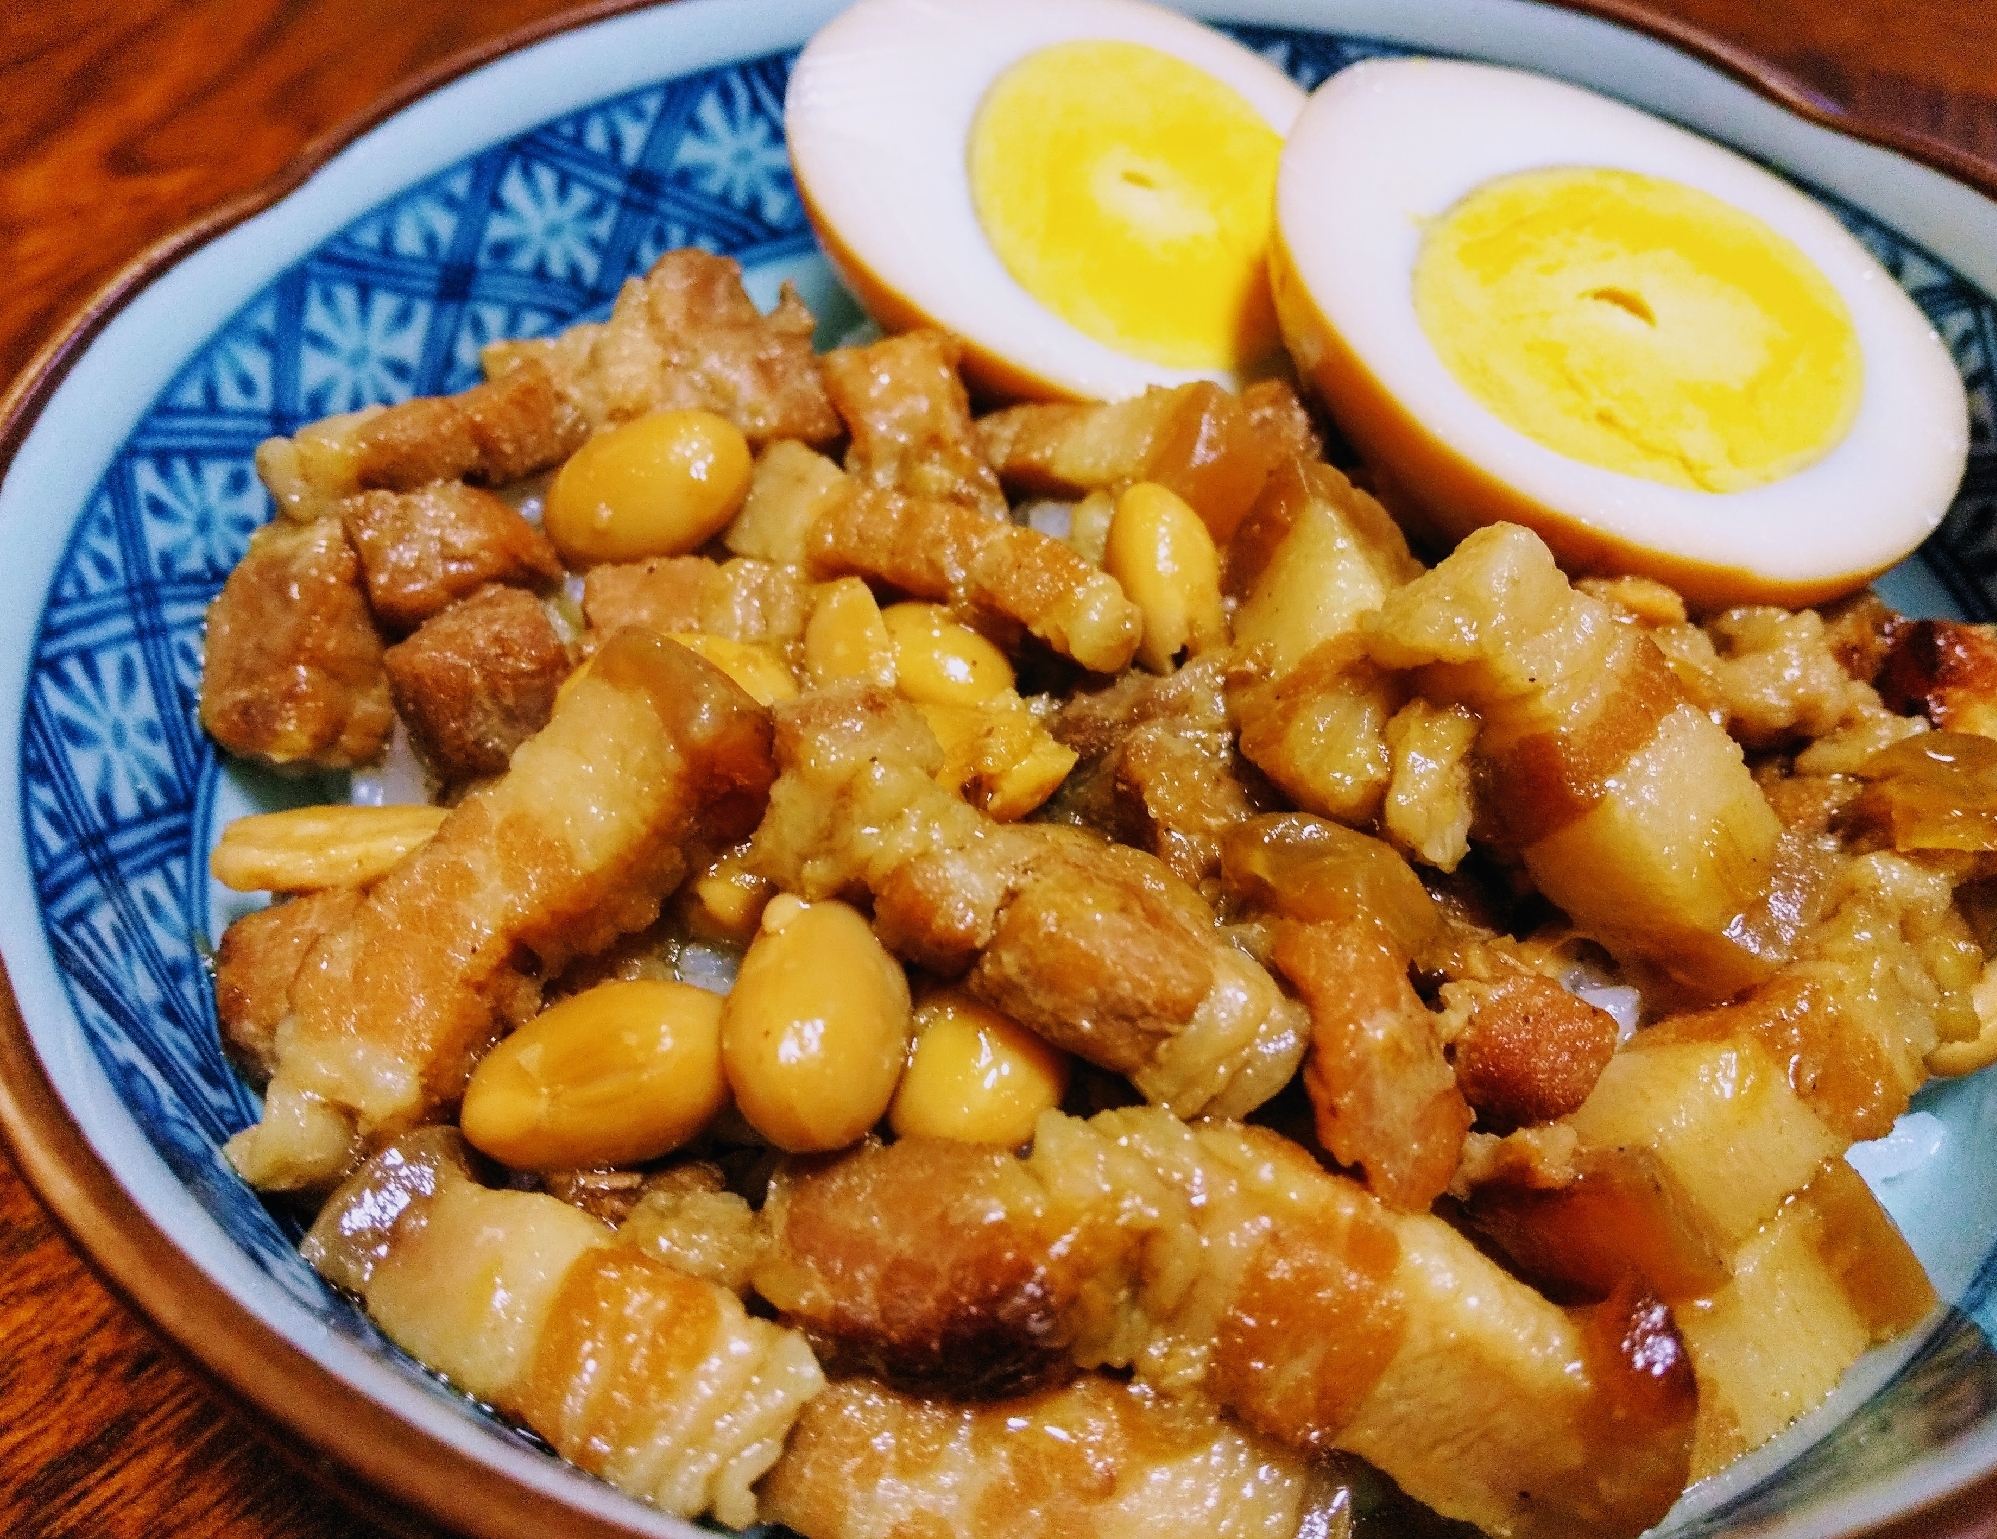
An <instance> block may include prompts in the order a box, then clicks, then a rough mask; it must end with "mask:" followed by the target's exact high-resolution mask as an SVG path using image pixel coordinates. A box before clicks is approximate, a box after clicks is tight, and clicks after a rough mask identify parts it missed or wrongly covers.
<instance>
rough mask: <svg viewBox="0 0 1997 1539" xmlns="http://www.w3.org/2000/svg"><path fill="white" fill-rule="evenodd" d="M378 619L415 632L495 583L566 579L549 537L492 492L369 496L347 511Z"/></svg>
mask: <svg viewBox="0 0 1997 1539" xmlns="http://www.w3.org/2000/svg"><path fill="white" fill-rule="evenodd" d="M340 520H341V523H342V524H343V525H344V527H345V528H346V531H347V538H348V539H349V540H351V541H352V542H353V546H354V551H355V553H356V554H357V555H358V556H359V557H360V562H361V571H362V573H363V574H364V575H365V577H366V579H367V596H368V603H369V604H371V605H372V606H373V608H374V613H375V618H376V619H378V620H380V621H381V622H382V623H383V624H384V625H387V626H389V627H391V628H392V629H394V630H397V631H412V630H414V629H415V628H416V627H417V626H419V625H421V624H422V623H423V622H424V621H425V620H427V619H429V618H430V617H431V616H432V615H434V614H437V613H439V612H440V611H442V610H445V609H448V608H449V607H450V606H451V605H453V604H455V603H456V602H457V601H458V600H459V599H461V598H468V597H469V596H470V595H472V594H474V593H476V592H478V590H479V589H480V588H482V587H484V586H485V585H486V584H487V583H489V582H496V583H506V584H508V585H509V586H513V587H521V588H531V587H535V586H537V585H539V584H542V583H551V582H554V581H555V580H556V579H557V578H559V577H560V576H561V575H562V562H561V558H560V557H559V556H557V555H556V554H555V547H554V546H552V545H551V544H549V543H548V538H547V536H546V535H544V534H542V533H541V531H540V530H538V529H536V528H535V527H534V526H533V525H532V524H530V523H528V522H527V520H526V519H524V518H522V517H521V516H520V514H519V513H518V512H516V511H515V510H514V509H513V508H512V507H510V506H508V505H507V504H506V503H504V502H502V501H501V500H500V499H499V498H497V497H495V496H493V494H492V493H491V492H486V491H480V490H479V489H478V488H476V487H471V486H466V485H465V484H464V482H462V481H439V482H437V483H435V484H434V485H431V486H425V487H420V488H418V489H417V490H416V491H413V492H381V491H376V492H362V493H361V494H360V495H359V496H356V497H349V498H347V499H346V500H345V501H344V502H343V503H342V504H341V506H340Z"/></svg>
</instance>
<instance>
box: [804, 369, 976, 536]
mask: <svg viewBox="0 0 1997 1539" xmlns="http://www.w3.org/2000/svg"><path fill="white" fill-rule="evenodd" d="M962 354H963V349H962V347H961V346H959V344H958V343H957V341H956V339H955V338H953V337H949V336H946V335H944V334H943V333H942V332H940V331H911V332H907V333H905V334H904V335H902V336H898V337H889V338H888V339H887V340H886V341H884V342H875V343H873V344H871V345H870V346H867V347H842V348H839V349H837V350H836V351H833V352H830V353H827V354H826V355H825V357H824V358H823V359H822V360H821V362H822V365H823V367H824V370H825V388H826V391H827V393H828V394H829V395H830V396H831V398H832V405H833V407H834V408H835V409H836V410H837V411H838V413H839V415H840V416H841V417H843V418H844V419H845V422H846V427H847V430H848V431H849V432H850V433H851V434H852V440H853V441H852V445H851V447H850V448H848V449H847V451H846V470H847V473H848V474H849V475H851V476H853V477H854V478H856V479H857V480H858V481H859V482H860V483H861V485H863V486H867V487H871V488H874V489H875V490H878V491H897V492H906V493H908V494H910V495H911V496H916V497H925V498H943V499H947V500H949V501H953V502H961V503H963V504H964V505H965V506H966V507H970V508H975V509H977V510H978V511H979V512H981V513H984V514H987V515H989V516H990V517H992V518H995V519H1002V518H1005V517H1006V516H1007V514H1006V502H1005V494H1004V493H1003V492H1001V491H1000V490H999V483H998V477H997V476H996V475H994V474H993V473H992V467H991V466H990V465H988V464H987V463H986V462H985V457H984V453H983V450H982V449H981V448H980V446H979V443H978V435H977V433H976V431H975V430H974V429H973V428H972V426H971V407H970V402H969V401H968V400H967V399H966V398H965V395H964V386H963V382H962V381H961V380H960V379H959V378H958V377H957V360H958V359H959V358H960V357H961V356H962Z"/></svg>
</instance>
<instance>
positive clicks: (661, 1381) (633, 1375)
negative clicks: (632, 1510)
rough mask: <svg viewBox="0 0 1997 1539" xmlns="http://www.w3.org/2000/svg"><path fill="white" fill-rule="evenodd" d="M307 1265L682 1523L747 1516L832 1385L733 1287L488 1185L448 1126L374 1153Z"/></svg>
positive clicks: (549, 1200) (334, 1208) (591, 1466)
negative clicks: (758, 1484) (793, 1431)
mask: <svg viewBox="0 0 1997 1539" xmlns="http://www.w3.org/2000/svg"><path fill="white" fill-rule="evenodd" d="M304 1253H305V1258H306V1260H308V1261H310V1262H311V1263H312V1264H313V1265H314V1266H315V1267H317V1268H318V1269H319V1271H320V1272H321V1273H322V1274H323V1275H324V1276H325V1277H326V1279H327V1280H328V1281H329V1282H332V1283H334V1284H336V1285H338V1286H340V1287H342V1288H346V1289H348V1290H350V1291H351V1292H354V1293H357V1294H359V1295H360V1296H361V1299H362V1301H363V1302H364V1303H365V1304H366V1305H367V1309H368V1313H369V1314H370V1315H371V1316H373V1318H374V1319H375V1321H376V1322H377V1323H378V1324H379V1325H380V1326H381V1328H382V1329H383V1330H384V1331H386V1332H387V1333H388V1335H389V1337H390V1339H391V1340H393V1341H395V1342H397V1343H398V1344H400V1345H401V1346H403V1347H405V1348H407V1349H408V1350H409V1351H411V1352H413V1353H415V1354H416V1355H417V1356H418V1357H420V1358H421V1359H422V1360H423V1361H424V1362H425V1363H427V1364H428V1365H429V1366H430V1367H432V1368H434V1369H436V1370H437V1371H438V1372H439V1373H441V1374H443V1375H444V1376H445V1377H446V1378H447V1379H449V1380H451V1381H452V1382H453V1383H454V1384H456V1385H457V1386H458V1387H459V1388H460V1389H463V1390H464V1391H465V1392H467V1393H468V1394H471V1395H475V1396H477V1397H478V1398H479V1399H481V1400H485V1401H488V1402H490V1403H491V1404H493V1405H495V1406H497V1407H498V1408H499V1409H500V1410H501V1411H503V1412H505V1413H506V1414H508V1415H510V1416H516V1417H518V1418H519V1419H520V1420H521V1421H522V1422H524V1423H526V1425H527V1426H529V1427H531V1428H532V1429H533V1430H534V1431H536V1432H538V1433H539V1434H540V1435H541V1436H542V1437H544V1438H546V1439H547V1440H548V1441H549V1443H550V1444H552V1445H553V1446H554V1448H555V1451H556V1452H558V1453H559V1454H560V1455H561V1456H562V1457H563V1458H565V1459H567V1460H569V1461H570V1462H572V1463H574V1464H577V1465H579V1466H581V1467H582V1468H583V1469H585V1470H588V1471H589V1472H590V1473H591V1474H594V1475H599V1476H601V1477H602V1478H603V1479H605V1480H607V1481H609V1482H610V1484H612V1485H613V1486H616V1487H617V1488H618V1489H619V1490H622V1491H627V1492H629V1493H631V1494H632V1495H634V1496H639V1497H643V1498H644V1499H645V1500H647V1501H650V1502H653V1503H655V1504H656V1505H658V1506H659V1507H661V1508H663V1509H664V1510H665V1511H667V1512H670V1513H674V1514H677V1515H679V1516H681V1517H697V1516H699V1515H701V1514H703V1513H707V1512H712V1513H713V1514H714V1515H715V1516H716V1517H717V1518H719V1519H720V1520H721V1521H722V1522H724V1523H728V1524H731V1525H735V1526H746V1525H748V1524H750V1523H753V1522H755V1521H756V1518H757V1515H758V1514H757V1507H756V1497H755V1492H754V1490H753V1486H754V1483H755V1481H756V1480H757V1478H758V1477H759V1476H761V1475H762V1473H763V1471H764V1470H766V1469H768V1468H769V1466H770V1464H771V1463H772V1462H773V1461H774V1460H775V1459H776V1457H777V1454H778V1452H779V1451H780V1450H781V1449H782V1447H783V1441H784V1436H785V1434H786V1433H787V1432H788V1431H789V1430H790V1426H791V1423H792V1422H793V1421H795V1420H796V1418H797V1414H798V1412H799V1410H800V1409H801V1408H802V1407H803V1405H804V1403H805V1402H806V1401H808V1400H809V1399H810V1398H811V1397H812V1396H813V1395H815V1394H817V1393H818V1391H819V1390H820V1388H822V1387H823V1385H824V1382H825V1381H824V1378H823V1376H822V1375H821V1374H820V1373H819V1371H818V1365H817V1363H816V1362H814V1361H813V1360H812V1356H811V1350H810V1348H809V1347H807V1346H806V1345H805V1343H804V1341H803V1339H802V1338H800V1337H799V1336H798V1335H797V1334H796V1333H794V1332H791V1331H786V1330H783V1329H781V1328H779V1327H777V1326H774V1325H771V1324H770V1323H769V1322H768V1321H765V1320H757V1319H752V1318H751V1317H750V1316H749V1315H747V1314H745V1313H744V1312H743V1309H742V1305H741V1303H740V1302H739V1301H738V1300H737V1299H736V1297H735V1295H734V1294H732V1293H730V1292H728V1290H727V1289H725V1288H720V1287H717V1286H715V1285H714V1284H713V1283H711V1282H703V1281H700V1280H699V1279H696V1278H693V1277H689V1276H687V1275H686V1274H685V1273H683V1272H679V1271H676V1270H675V1269H674V1268H672V1267H671V1266H669V1265H667V1264H666V1263H665V1262H663V1261H659V1260H657V1259H655V1258H653V1257H652V1256H649V1255H646V1254H645V1253H644V1252H642V1251H640V1250H639V1249H637V1248H636V1247H634V1246H631V1245H628V1244H623V1243H619V1237H618V1236H617V1235H615V1234H614V1233H613V1232H612V1231H611V1230H610V1229H609V1228H608V1227H607V1226H606V1225H604V1224H602V1223H600V1222H598V1221H597V1220H596V1219H594V1218H591V1217H589V1216H588V1215H587V1214H586V1213H583V1212H581V1211H579V1210H578V1209H576V1208H573V1207H571V1206H569V1205H568V1204H566V1203H563V1202H559V1201H557V1200H556V1199H555V1198H553V1197H549V1196H546V1195H543V1194H541V1193H538V1192H515V1191H492V1190H488V1189H487V1188H485V1187H482V1186H480V1185H479V1184H478V1183H477V1182H476V1181H474V1180H473V1179H472V1178H471V1173H470V1168H469V1161H468V1158H467V1151H466V1149H465V1145H464V1141H463V1139H462V1138H461V1137H460V1136H459V1135H458V1133H457V1132H456V1130H455V1129H448V1128H432V1129H424V1130H422V1131H420V1132H417V1133H413V1134H410V1135H408V1136H406V1137H404V1138H403V1139H401V1140H400V1141H399V1142H397V1143H395V1144H393V1145H391V1146H390V1147H388V1148H387V1149H384V1150H383V1151H382V1152H381V1153H380V1154H378V1155H376V1156H375V1157H374V1159H372V1160H371V1161H369V1163H368V1164H367V1165H366V1166H364V1167H363V1168H362V1169H361V1170H359V1171H358V1172H356V1173H355V1175H354V1176H353V1178H352V1179H351V1180H349V1181H348V1182H347V1183H346V1185H345V1186H343V1187H342V1188H341V1189H340V1190H339V1191H337V1192H336V1193H334V1194H333V1197H332V1199H331V1200H330V1201H329V1202H328V1203H327V1204H326V1206H325V1208H324V1209H323V1210H322V1211H321V1213H320V1215H319V1219H318V1222H317V1223H315V1224H314V1225H313V1227H312V1232H311V1233H310V1234H309V1235H307V1236H306V1239H305V1244H304Z"/></svg>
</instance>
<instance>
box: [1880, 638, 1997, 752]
mask: <svg viewBox="0 0 1997 1539" xmlns="http://www.w3.org/2000/svg"><path fill="white" fill-rule="evenodd" d="M1879 693H1880V695H1881V696H1882V697H1883V698H1884V700H1885V702H1886V704H1887V705H1888V706H1890V707H1891V708H1892V709H1894V710H1896V711H1902V712H1913V711H1918V712H1920V713H1921V714H1922V715H1924V716H1926V717H1927V718H1928V720H1929V721H1931V722H1933V723H1934V724H1935V725H1936V726H1937V727H1943V728H1946V729H1948V730H1949V731H1951V732H1974V733H1977V734H1978V735H1980V736H1982V737H1997V636H1993V635H1992V633H1991V630H1990V627H1988V626H1985V625H1961V624H1958V623H1956V622H1955V621H1953V620H1915V621H1912V622H1910V623H1907V624H1905V625H1903V626H1902V627H1900V628H1899V629H1897V630H1896V631H1895V632H1894V635H1893V638H1892V643H1891V645H1890V646H1889V648H1888V649H1887V652H1886V662H1885V666H1884V668H1883V669H1882V670H1881V672H1880V676H1879Z"/></svg>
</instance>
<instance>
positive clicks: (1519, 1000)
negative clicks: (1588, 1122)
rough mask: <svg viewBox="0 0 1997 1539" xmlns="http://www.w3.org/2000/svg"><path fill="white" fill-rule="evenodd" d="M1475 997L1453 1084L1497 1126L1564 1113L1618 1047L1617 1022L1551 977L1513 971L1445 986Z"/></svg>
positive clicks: (1548, 1119) (1583, 1095) (1580, 1097)
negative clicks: (1481, 980)
mask: <svg viewBox="0 0 1997 1539" xmlns="http://www.w3.org/2000/svg"><path fill="white" fill-rule="evenodd" d="M1449 987H1451V988H1456V989H1463V990H1467V991H1469V992H1470V993H1471V995H1472V997H1473V1001H1474V1002H1473V1003H1472V1005H1471V1007H1470V1014H1469V1020H1468V1022H1467V1024H1466V1026H1465V1029H1464V1032H1463V1035H1462V1036H1460V1037H1458V1038H1457V1040H1456V1083H1457V1084H1458V1085H1459V1086H1461V1087H1462V1090H1463V1095H1464V1098H1465V1099H1466V1100H1468V1101H1469V1103H1470V1104H1471V1105H1472V1106H1474V1107H1476V1108H1477V1111H1478V1114H1479V1115H1480V1117H1481V1118H1482V1120H1483V1121H1484V1122H1486V1123H1487V1124H1489V1125H1491V1126H1494V1127H1496V1128H1499V1129H1501V1130H1510V1129H1512V1128H1517V1127H1530V1126H1532V1125H1534V1124H1536V1123H1541V1122H1552V1121H1554V1120H1556V1119H1557V1118H1560V1117H1564V1116H1566V1115H1567V1114H1568V1113H1569V1112H1571V1111H1573V1110H1574V1109H1575V1108H1576V1107H1578V1106H1579V1105H1580V1104H1581V1103H1582V1102H1583V1101H1585V1100H1587V1099H1588V1092H1589V1091H1591V1090H1593V1089H1594V1088H1595V1081H1596V1080H1597V1079H1598V1078H1600V1077H1601V1073H1602V1070H1603V1069H1604V1068H1605V1067H1607V1065H1608V1062H1609V1059H1610V1058H1612V1057H1613V1056H1614V1055H1615V1051H1616V1021H1615V1017H1614V1016H1612V1015H1610V1014H1609V1013H1608V1012H1607V1011H1606V1010H1598V1009H1596V1008H1595V1006H1593V1005H1591V1004H1589V1003H1588V1002H1587V1001H1586V1000H1585V999H1581V998H1579V997H1578V996H1576V995H1574V994H1570V993H1569V992H1568V991H1567V990H1566V989H1563V988H1562V987H1561V986H1560V985H1559V984H1557V983H1555V982H1554V981H1553V980H1552V979H1551V978H1542V977H1541V976H1540V975H1539V974H1538V973H1518V974H1515V975H1514V976H1512V977H1509V978H1500V979H1498V980H1497V981H1496V982H1493V983H1479V982H1472V981H1466V982H1464V983H1459V984H1452V985H1449Z"/></svg>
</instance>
